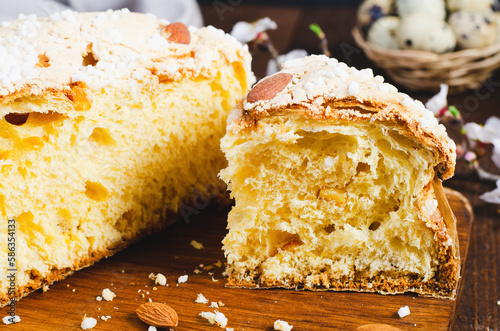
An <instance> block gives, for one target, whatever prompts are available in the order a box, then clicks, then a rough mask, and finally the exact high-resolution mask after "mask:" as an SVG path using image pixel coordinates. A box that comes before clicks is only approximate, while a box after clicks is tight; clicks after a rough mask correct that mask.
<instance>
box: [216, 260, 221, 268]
mask: <svg viewBox="0 0 500 331" xmlns="http://www.w3.org/2000/svg"><path fill="white" fill-rule="evenodd" d="M214 264H215V266H216V267H217V268H220V267H222V262H221V261H220V260H219V261H217V262H215V263H214Z"/></svg>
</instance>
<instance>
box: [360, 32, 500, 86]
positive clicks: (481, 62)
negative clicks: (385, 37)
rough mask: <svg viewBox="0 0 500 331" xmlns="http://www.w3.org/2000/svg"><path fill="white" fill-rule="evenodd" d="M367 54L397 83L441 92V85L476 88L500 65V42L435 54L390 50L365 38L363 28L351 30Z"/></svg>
mask: <svg viewBox="0 0 500 331" xmlns="http://www.w3.org/2000/svg"><path fill="white" fill-rule="evenodd" d="M352 34H353V36H354V40H355V41H356V43H357V44H358V45H359V46H360V47H361V48H362V49H363V50H364V52H365V54H366V56H367V57H368V58H369V59H370V60H372V61H373V62H375V64H376V65H377V66H378V67H380V68H382V69H384V70H385V71H386V72H387V73H388V75H389V76H390V77H391V78H392V79H393V80H394V81H395V82H397V83H399V84H401V85H404V86H406V87H408V88H409V89H411V90H415V91H432V92H436V91H439V84H442V83H446V84H448V85H449V86H450V92H451V93H460V92H463V91H465V90H467V89H476V88H478V87H479V86H481V83H482V82H484V81H486V80H487V79H488V78H489V77H490V75H491V74H492V73H493V71H494V70H495V69H497V68H498V67H500V43H496V44H494V45H491V46H489V47H485V48H482V49H466V50H461V51H456V52H451V53H444V54H436V53H432V52H425V51H416V50H387V49H382V48H380V47H377V46H375V45H373V44H371V43H369V42H367V41H366V40H365V38H364V37H363V35H362V33H361V30H360V29H359V28H358V27H356V28H354V30H353V31H352Z"/></svg>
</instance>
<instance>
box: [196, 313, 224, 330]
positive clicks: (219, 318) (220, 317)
mask: <svg viewBox="0 0 500 331" xmlns="http://www.w3.org/2000/svg"><path fill="white" fill-rule="evenodd" d="M200 316H201V317H203V318H205V319H207V320H208V321H209V322H210V324H217V325H218V326H219V327H221V328H223V329H224V328H225V327H226V325H227V318H226V316H225V315H224V314H223V313H221V312H220V311H217V310H215V311H214V312H213V313H212V312H209V311H202V312H201V313H200Z"/></svg>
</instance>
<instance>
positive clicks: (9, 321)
mask: <svg viewBox="0 0 500 331" xmlns="http://www.w3.org/2000/svg"><path fill="white" fill-rule="evenodd" d="M2 322H3V324H7V325H9V324H13V323H19V322H21V318H20V317H19V316H17V315H14V316H11V315H7V316H5V317H4V318H2Z"/></svg>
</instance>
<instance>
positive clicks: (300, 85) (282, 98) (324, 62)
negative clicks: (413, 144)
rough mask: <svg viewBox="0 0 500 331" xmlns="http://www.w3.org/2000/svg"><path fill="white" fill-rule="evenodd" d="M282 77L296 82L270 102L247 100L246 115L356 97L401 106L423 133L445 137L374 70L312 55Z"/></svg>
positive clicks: (287, 64)
mask: <svg viewBox="0 0 500 331" xmlns="http://www.w3.org/2000/svg"><path fill="white" fill-rule="evenodd" d="M280 73H290V74H292V75H293V76H294V78H293V79H292V81H291V82H290V83H289V84H288V85H287V86H286V87H285V88H284V89H283V90H282V91H280V92H279V93H278V94H277V95H276V96H275V97H274V98H272V99H271V100H260V101H257V102H254V103H249V102H247V101H246V100H245V101H244V103H243V109H244V110H245V111H255V112H257V113H265V112H268V111H269V110H272V109H279V108H284V107H289V106H292V105H299V106H304V107H306V108H309V109H311V107H312V108H314V106H315V105H322V104H323V103H325V102H326V101H328V100H330V99H343V98H348V97H354V98H356V100H357V101H359V102H365V101H370V100H377V101H380V102H386V103H387V104H393V103H399V106H400V107H403V108H406V110H407V111H408V112H411V113H412V114H413V116H414V117H415V118H416V120H417V121H418V124H419V126H420V127H421V128H422V129H423V130H429V131H433V132H439V134H440V135H446V129H445V127H444V126H443V125H440V124H439V123H438V121H437V119H436V118H435V116H434V114H433V113H432V112H431V111H430V110H428V109H426V108H425V106H424V104H423V103H422V102H420V101H418V100H413V99H412V98H410V97H409V96H408V95H407V94H405V93H400V92H398V90H397V88H396V87H395V86H393V85H391V84H389V83H385V82H384V78H383V77H382V76H374V75H373V71H372V70H371V69H362V70H357V69H356V68H353V67H349V66H348V65H347V64H345V63H342V62H339V61H338V60H336V59H334V58H328V57H326V56H324V55H311V56H308V57H304V58H301V59H295V60H291V61H288V62H285V63H284V64H283V69H282V70H281V71H280ZM278 74H279V73H278ZM450 142H451V143H453V142H452V141H451V140H450ZM453 145H454V144H453Z"/></svg>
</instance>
